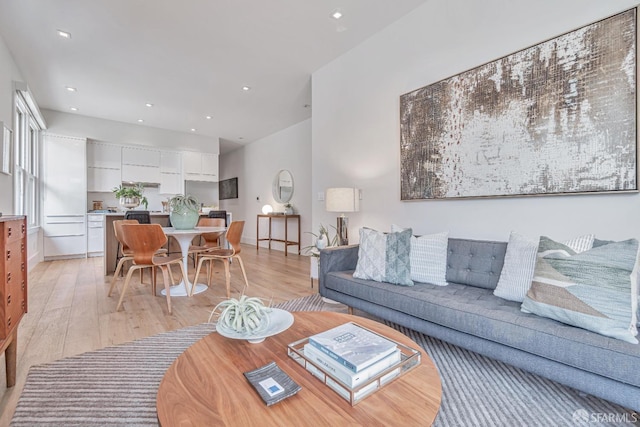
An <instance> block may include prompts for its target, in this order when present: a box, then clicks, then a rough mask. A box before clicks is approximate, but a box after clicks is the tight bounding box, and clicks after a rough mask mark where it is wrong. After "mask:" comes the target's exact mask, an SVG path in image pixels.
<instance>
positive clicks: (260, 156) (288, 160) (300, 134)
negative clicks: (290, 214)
mask: <svg viewBox="0 0 640 427" xmlns="http://www.w3.org/2000/svg"><path fill="white" fill-rule="evenodd" d="M281 169H288V170H289V171H291V174H292V175H293V182H294V193H293V198H292V200H291V204H292V205H293V206H294V209H295V212H296V213H298V214H300V219H301V222H300V224H301V230H302V246H303V247H304V246H308V245H310V242H311V239H310V235H309V234H307V233H305V232H306V231H310V230H311V192H310V189H311V120H310V119H309V120H305V121H303V122H300V123H298V124H296V125H293V126H291V127H289V128H287V129H284V130H282V131H279V132H276V133H274V134H272V135H269V136H267V137H265V138H262V139H259V140H257V141H255V142H253V143H251V144H248V145H245V146H244V147H242V148H239V149H237V150H235V151H232V152H230V153H227V154H224V155H222V156H221V157H220V179H221V180H223V179H229V178H234V177H238V198H237V199H229V200H220V208H221V209H225V210H227V211H231V212H232V213H233V219H234V220H245V221H246V222H245V227H244V232H243V234H242V241H243V242H245V243H249V244H253V245H255V243H256V238H257V237H256V218H257V217H256V215H258V214H259V213H262V206H263V205H265V204H270V205H272V206H273V208H274V210H275V211H283V210H284V208H283V207H282V205H280V204H279V203H277V202H276V201H275V199H274V198H273V195H272V193H271V185H272V182H273V178H274V177H275V176H276V174H277V173H278V171H280V170H281ZM258 199H259V200H258ZM263 221H265V222H264V223H263V224H264V226H261V229H260V233H261V235H262V232H263V230H264V231H265V232H266V230H267V223H266V220H263ZM281 223H282V221H274V222H273V237H274V238H283V237H284V228H283V227H282V225H281ZM294 228H295V227H292V226H291V225H290V226H289V233H293V234H292V236H295V233H297V230H294ZM261 237H264V236H261ZM272 248H273V249H278V250H284V249H283V246H282V244H279V243H273V245H272ZM294 248H295V250H297V248H296V247H294V246H291V247H289V249H290V250H292V251H293V250H294Z"/></svg>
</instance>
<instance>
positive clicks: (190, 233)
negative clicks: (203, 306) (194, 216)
mask: <svg viewBox="0 0 640 427" xmlns="http://www.w3.org/2000/svg"><path fill="white" fill-rule="evenodd" d="M162 231H164V234H166V235H167V236H172V237H173V238H174V239H176V241H177V242H178V244H179V245H180V252H181V253H182V265H183V266H184V271H187V272H188V271H189V270H188V266H189V246H190V245H191V241H192V240H193V238H194V237H196V236H199V235H201V234H204V233H218V232H221V231H226V227H194V228H191V229H188V230H180V229H176V228H174V227H162ZM195 280H197V278H194V281H195ZM207 288H208V286H207V285H205V284H204V283H194V284H192V283H191V282H190V281H189V276H188V275H187V277H183V278H182V281H181V282H180V283H178V284H177V285H173V286H171V289H170V290H171V296H172V297H185V296H191V295H194V294H199V293H201V292H204V291H206V290H207ZM190 289H191V292H190V291H189V290H190ZM161 293H162V295H166V290H165V289H163V290H162V291H161Z"/></svg>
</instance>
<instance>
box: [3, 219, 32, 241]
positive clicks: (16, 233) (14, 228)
mask: <svg viewBox="0 0 640 427" xmlns="http://www.w3.org/2000/svg"><path fill="white" fill-rule="evenodd" d="M26 233H27V230H26V226H25V223H24V221H7V222H5V223H4V241H5V242H6V243H11V242H15V241H18V240H21V239H22V238H23V237H24V236H25V235H26Z"/></svg>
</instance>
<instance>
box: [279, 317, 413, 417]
mask: <svg viewBox="0 0 640 427" xmlns="http://www.w3.org/2000/svg"><path fill="white" fill-rule="evenodd" d="M358 326H359V327H361V328H363V329H366V330H368V331H370V332H373V333H374V334H376V335H380V336H382V337H384V338H386V339H388V340H389V341H393V342H394V343H395V344H396V345H397V346H398V349H399V350H400V361H399V362H397V363H395V364H393V365H391V366H389V367H388V368H385V369H383V370H382V371H380V372H379V373H378V374H376V375H375V376H373V377H371V378H369V379H368V380H366V381H364V382H362V383H360V384H358V385H357V386H355V387H350V386H349V385H347V384H346V383H345V382H344V381H342V380H341V379H340V378H338V377H336V376H335V374H333V373H331V372H329V371H328V370H327V369H326V368H325V367H323V366H322V365H320V364H319V363H318V362H316V361H314V360H313V359H311V358H310V357H308V356H306V355H305V352H304V346H305V344H307V343H308V342H309V338H303V339H301V340H299V341H296V342H293V343H291V344H289V345H288V348H287V353H288V355H289V357H291V358H292V359H294V360H295V361H296V362H298V363H299V364H300V365H301V366H302V367H304V368H305V369H306V370H307V371H309V372H310V373H311V374H312V375H313V376H314V377H316V378H317V379H319V380H320V381H322V382H323V383H324V384H326V385H327V386H329V388H331V389H332V390H333V391H335V392H336V393H338V394H339V395H340V396H341V397H342V398H344V399H345V400H347V401H348V402H349V403H350V404H351V406H354V405H356V404H357V403H358V402H360V401H362V400H363V399H364V398H366V397H367V396H370V395H371V394H373V393H374V392H376V391H378V390H380V389H381V388H382V387H384V386H385V385H387V384H389V383H391V382H393V381H395V380H396V379H398V378H400V377H401V376H403V375H404V374H406V373H407V372H409V371H410V370H411V369H413V368H415V367H417V366H418V365H419V364H420V351H418V350H415V349H413V348H411V347H407V346H406V345H403V344H400V343H399V342H397V341H394V340H392V339H390V338H387V337H385V336H384V335H381V334H378V333H377V332H374V331H372V330H371V329H367V328H365V327H363V326H361V325H358Z"/></svg>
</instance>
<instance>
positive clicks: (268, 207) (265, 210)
mask: <svg viewBox="0 0 640 427" xmlns="http://www.w3.org/2000/svg"><path fill="white" fill-rule="evenodd" d="M271 212H273V206H271V205H264V206H263V207H262V213H263V214H265V215H269V214H270V213H271Z"/></svg>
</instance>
